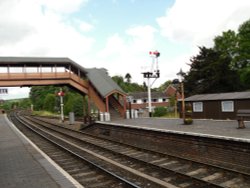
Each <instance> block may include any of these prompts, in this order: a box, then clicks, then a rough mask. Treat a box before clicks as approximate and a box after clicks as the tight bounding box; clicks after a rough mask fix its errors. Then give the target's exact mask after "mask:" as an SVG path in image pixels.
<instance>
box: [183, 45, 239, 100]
mask: <svg viewBox="0 0 250 188" xmlns="http://www.w3.org/2000/svg"><path fill="white" fill-rule="evenodd" d="M190 61H191V62H192V63H191V64H190V71H189V72H188V73H187V75H186V76H185V92H186V93H187V95H193V94H202V93H219V92H232V91H237V90H240V89H241V88H242V84H241V83H240V77H239V75H238V74H237V71H236V70H232V69H231V68H230V63H231V58H230V57H229V56H224V55H223V53H222V52H221V51H216V50H215V49H213V48H206V47H200V52H199V54H198V55H197V56H195V57H193V58H191V60H190Z"/></svg>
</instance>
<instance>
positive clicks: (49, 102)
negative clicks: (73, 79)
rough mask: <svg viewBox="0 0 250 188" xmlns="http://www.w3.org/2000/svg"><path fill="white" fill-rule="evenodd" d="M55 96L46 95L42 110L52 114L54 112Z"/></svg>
mask: <svg viewBox="0 0 250 188" xmlns="http://www.w3.org/2000/svg"><path fill="white" fill-rule="evenodd" d="M55 101H56V96H55V94H50V93H49V94H47V95H46V97H45V99H44V104H43V109H44V110H47V111H50V112H54V111H55V105H56V102H55Z"/></svg>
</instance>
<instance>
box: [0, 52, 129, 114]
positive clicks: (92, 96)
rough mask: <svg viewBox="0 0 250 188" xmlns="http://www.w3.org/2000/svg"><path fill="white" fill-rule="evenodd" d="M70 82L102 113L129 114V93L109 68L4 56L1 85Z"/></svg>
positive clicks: (69, 60) (65, 60)
mask: <svg viewBox="0 0 250 188" xmlns="http://www.w3.org/2000/svg"><path fill="white" fill-rule="evenodd" d="M38 85H40V86H41V85H68V86H70V87H73V88H75V89H76V90H78V91H79V92H80V93H82V95H87V96H88V98H89V101H90V102H93V103H94V104H95V106H96V107H97V108H98V109H99V111H100V112H109V111H110V110H111V108H112V109H115V110H116V111H117V112H119V114H120V115H121V117H125V112H126V93H125V92H124V91H123V90H122V89H121V88H120V87H119V86H118V85H117V84H116V83H115V82H114V81H113V80H112V79H111V78H110V77H109V76H108V74H107V70H105V69H97V68H93V69H86V68H83V67H82V66H80V65H79V64H77V63H75V62H74V61H72V60H71V59H69V58H40V57H0V87H15V86H17V87H31V86H38Z"/></svg>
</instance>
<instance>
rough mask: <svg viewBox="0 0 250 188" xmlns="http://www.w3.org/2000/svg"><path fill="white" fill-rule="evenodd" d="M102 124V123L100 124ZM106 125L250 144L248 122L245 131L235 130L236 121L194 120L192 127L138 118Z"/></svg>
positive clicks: (167, 121)
mask: <svg viewBox="0 0 250 188" xmlns="http://www.w3.org/2000/svg"><path fill="white" fill-rule="evenodd" d="M102 123H103V122H102ZM106 123H114V124H120V125H128V126H135V127H139V128H147V129H148V128H149V129H157V130H163V131H176V132H182V133H188V134H196V135H204V136H210V137H216V136H217V137H230V138H235V139H236V140H237V139H245V140H246V141H249V142H250V122H245V125H246V128H245V129H237V127H238V122H237V121H236V120H224V121H223V120H196V119H194V122H193V124H192V125H183V120H182V119H166V118H138V119H123V120H116V121H111V122H106Z"/></svg>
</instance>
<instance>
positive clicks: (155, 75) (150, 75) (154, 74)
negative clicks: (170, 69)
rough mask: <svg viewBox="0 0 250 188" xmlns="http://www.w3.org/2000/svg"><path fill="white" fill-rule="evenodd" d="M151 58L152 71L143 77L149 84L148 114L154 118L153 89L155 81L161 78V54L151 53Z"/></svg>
mask: <svg viewBox="0 0 250 188" xmlns="http://www.w3.org/2000/svg"><path fill="white" fill-rule="evenodd" d="M149 55H150V57H151V58H152V64H151V69H150V70H149V71H148V72H143V73H142V74H143V77H144V78H147V82H148V112H149V117H152V105H151V102H152V101H151V87H152V85H153V84H154V82H155V80H156V79H157V78H159V77H160V70H159V65H158V57H160V52H158V51H157V50H156V51H154V52H152V51H150V52H149ZM151 78H154V79H155V80H154V81H153V82H152V84H151V82H150V79H151Z"/></svg>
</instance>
